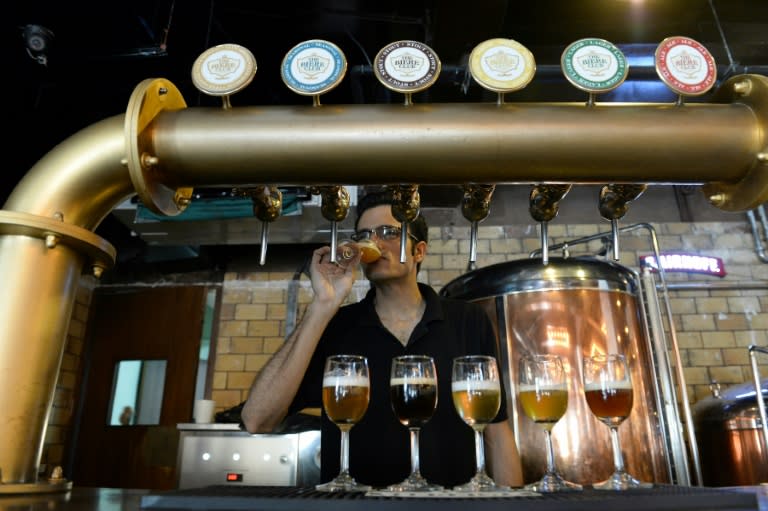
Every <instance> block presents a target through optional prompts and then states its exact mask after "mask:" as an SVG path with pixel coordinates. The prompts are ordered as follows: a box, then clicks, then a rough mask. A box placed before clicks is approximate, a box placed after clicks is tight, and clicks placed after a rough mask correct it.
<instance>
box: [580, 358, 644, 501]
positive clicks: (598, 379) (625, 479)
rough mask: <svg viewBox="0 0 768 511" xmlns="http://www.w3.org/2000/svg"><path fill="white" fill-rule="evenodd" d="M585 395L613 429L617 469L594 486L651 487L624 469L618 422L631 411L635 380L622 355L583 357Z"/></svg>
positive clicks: (620, 488) (596, 487) (599, 417)
mask: <svg viewBox="0 0 768 511" xmlns="http://www.w3.org/2000/svg"><path fill="white" fill-rule="evenodd" d="M584 396H585V397H586V399H587V404H588V405H589V409H590V410H592V413H593V414H595V416H596V417H597V418H598V419H600V421H601V422H603V423H604V424H606V425H607V426H608V427H609V428H611V443H612V444H613V465H614V472H613V474H611V476H610V477H609V478H608V479H606V480H605V481H603V482H600V483H596V484H594V485H592V486H593V487H594V488H595V489H596V490H626V489H629V488H651V487H653V485H652V484H650V483H641V482H640V481H638V480H637V479H635V478H634V477H632V476H631V475H630V474H628V473H627V472H626V471H625V470H624V457H623V456H622V454H621V446H620V445H619V433H618V429H619V425H621V423H622V422H624V419H626V418H627V417H629V414H630V412H631V411H632V401H633V393H632V381H631V380H630V376H629V367H628V365H627V360H626V359H625V358H624V356H623V355H597V356H593V357H584Z"/></svg>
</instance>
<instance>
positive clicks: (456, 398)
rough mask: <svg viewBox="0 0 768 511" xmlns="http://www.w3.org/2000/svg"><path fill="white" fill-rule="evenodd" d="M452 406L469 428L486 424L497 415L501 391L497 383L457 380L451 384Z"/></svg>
mask: <svg viewBox="0 0 768 511" xmlns="http://www.w3.org/2000/svg"><path fill="white" fill-rule="evenodd" d="M451 394H452V397H453V406H455V407H456V411H457V412H458V413H459V416H460V417H461V418H462V420H463V421H464V422H466V423H467V424H469V425H470V426H475V425H480V424H488V423H490V422H491V421H492V420H493V419H494V418H495V417H496V415H497V414H498V413H499V407H500V406H501V389H500V387H499V382H498V381H492V380H459V381H454V382H452V383H451Z"/></svg>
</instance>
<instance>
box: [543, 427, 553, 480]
mask: <svg viewBox="0 0 768 511" xmlns="http://www.w3.org/2000/svg"><path fill="white" fill-rule="evenodd" d="M544 433H546V436H545V438H546V439H547V440H546V441H547V474H554V473H555V450H554V449H553V448H552V432H551V431H550V430H548V429H545V430H544Z"/></svg>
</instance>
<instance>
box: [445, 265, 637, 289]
mask: <svg viewBox="0 0 768 511" xmlns="http://www.w3.org/2000/svg"><path fill="white" fill-rule="evenodd" d="M637 287H638V283H637V280H636V278H635V275H634V273H633V272H632V271H631V270H629V269H628V268H626V267H624V266H622V265H620V264H618V263H614V262H612V261H604V260H600V259H595V258H594V257H569V258H550V259H549V264H546V265H545V264H543V263H542V262H541V259H538V258H537V259H521V260H517V261H507V262H504V263H498V264H494V265H491V266H486V267H484V268H480V269H477V270H473V271H471V272H468V273H465V274H464V275H461V276H460V277H457V278H456V279H454V280H452V281H451V282H449V283H448V284H446V285H445V286H444V287H443V288H442V289H441V290H440V294H441V295H443V296H446V297H450V298H460V299H465V300H477V299H481V298H487V297H490V296H499V295H505V294H509V293H519V292H531V291H543V290H551V289H598V290H602V291H623V292H628V293H632V294H634V293H635V292H636V291H637Z"/></svg>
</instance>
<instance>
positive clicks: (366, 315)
mask: <svg viewBox="0 0 768 511" xmlns="http://www.w3.org/2000/svg"><path fill="white" fill-rule="evenodd" d="M419 289H420V290H421V294H422V296H423V297H424V299H425V300H426V309H425V311H424V316H423V317H422V319H421V321H420V322H419V323H418V324H417V325H416V327H415V328H414V330H413V333H412V334H411V338H410V339H409V341H408V345H407V346H403V345H402V344H401V343H400V341H399V340H398V339H397V338H396V337H395V336H394V335H392V334H391V333H390V332H389V330H387V329H386V328H385V327H384V326H383V325H382V323H381V321H380V320H379V317H378V315H377V314H376V311H375V309H374V302H373V297H374V296H375V292H376V291H375V289H371V290H370V291H369V292H368V294H367V295H366V297H365V298H364V299H363V300H361V301H360V302H358V303H355V304H351V305H346V306H344V307H342V308H341V309H339V311H338V312H337V313H336V315H335V316H334V317H333V319H332V320H331V322H330V323H329V325H328V327H327V328H326V330H325V332H324V333H323V336H322V338H321V339H320V341H319V343H318V346H317V349H316V350H315V353H314V355H313V357H312V360H311V362H310V365H309V368H308V369H307V372H306V374H305V376H304V379H303V381H302V383H301V386H300V388H299V391H298V393H297V394H296V397H295V399H294V401H293V403H292V405H291V407H290V410H289V413H294V412H297V411H299V410H301V409H302V408H305V407H322V396H321V394H322V380H323V366H324V364H325V359H326V357H328V356H329V355H335V354H352V355H363V356H365V357H367V358H368V369H369V374H370V380H371V398H370V404H369V406H368V411H367V412H366V414H365V416H364V417H363V419H362V421H361V422H360V423H358V424H357V425H355V426H354V427H353V428H352V430H351V431H350V437H349V471H350V474H351V475H352V476H353V477H354V478H355V479H356V480H357V481H358V482H360V483H366V484H370V485H372V486H374V487H375V488H381V487H385V486H387V485H389V484H393V483H398V482H400V481H402V480H403V479H405V478H406V477H407V476H408V474H409V473H410V467H411V462H410V450H409V449H410V443H409V442H410V441H409V437H408V429H407V428H406V427H405V426H403V425H402V424H400V422H398V420H397V419H396V418H395V415H394V413H393V412H392V407H391V404H390V400H389V373H390V366H391V361H392V358H393V357H396V356H399V355H406V354H419V355H430V356H432V357H433V358H434V360H435V365H436V366H437V380H438V400H437V410H436V411H435V414H434V416H433V417H432V419H431V420H430V421H429V422H428V423H427V424H426V425H425V426H424V427H423V428H422V430H421V435H420V438H419V439H420V446H421V448H420V460H419V461H420V468H421V474H422V475H423V476H424V477H425V478H427V480H429V481H431V482H434V483H438V484H442V485H443V486H445V487H452V486H455V485H457V484H462V483H465V482H467V481H469V479H470V478H471V477H472V476H473V475H474V473H475V447H474V446H475V444H474V433H473V431H472V428H470V427H469V426H468V425H466V424H465V423H464V422H463V421H462V420H461V418H460V417H459V415H458V413H457V412H456V410H455V408H454V406H453V401H452V399H451V369H452V364H453V359H454V358H455V357H458V356H462V355H493V356H496V358H497V360H499V358H498V356H497V343H496V335H495V333H494V330H493V326H492V324H491V321H490V319H489V317H488V315H487V314H486V312H485V310H484V309H483V308H482V307H481V306H480V305H478V304H474V303H469V302H464V301H459V300H454V299H448V298H443V297H440V296H438V295H437V293H435V291H434V290H433V289H432V288H431V287H429V286H427V285H425V284H419ZM500 369H501V368H500ZM502 379H503V378H502ZM501 396H502V403H501V407H500V411H499V414H498V416H497V417H496V421H501V420H506V418H507V413H506V402H505V399H504V396H505V392H504V387H503V382H502V393H501ZM340 436H341V433H340V432H339V429H338V427H336V425H335V424H333V423H332V422H331V421H329V420H328V418H327V417H326V416H325V412H323V418H322V440H321V458H322V466H321V472H322V475H321V477H322V480H323V481H328V480H330V479H332V478H333V477H335V476H336V475H337V474H338V473H339V463H340V450H339V449H340Z"/></svg>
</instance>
